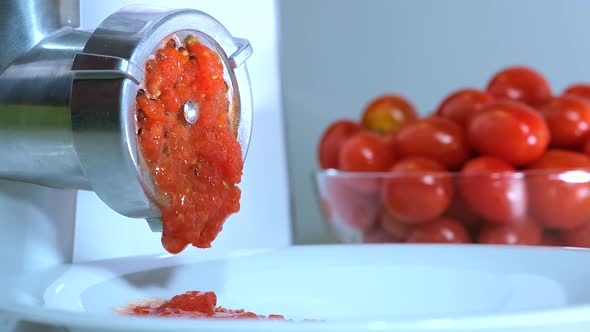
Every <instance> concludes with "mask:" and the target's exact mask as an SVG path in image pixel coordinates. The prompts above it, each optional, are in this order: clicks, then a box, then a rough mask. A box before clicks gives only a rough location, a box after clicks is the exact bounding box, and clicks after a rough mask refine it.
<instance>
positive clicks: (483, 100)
mask: <svg viewBox="0 0 590 332" xmlns="http://www.w3.org/2000/svg"><path fill="white" fill-rule="evenodd" d="M493 99H494V97H492V95H490V94H489V93H487V92H484V91H481V90H478V89H461V90H458V91H455V92H453V93H451V94H450V95H448V96H447V97H446V98H445V99H443V101H442V102H441V104H440V105H439V106H438V109H437V110H436V115H438V116H440V117H444V118H447V119H449V120H453V121H455V122H457V123H458V124H460V125H461V126H465V125H467V120H468V119H469V118H471V116H473V115H474V114H475V113H477V112H478V111H479V110H480V109H481V107H482V106H483V105H485V104H487V103H489V102H491V101H492V100H493Z"/></svg>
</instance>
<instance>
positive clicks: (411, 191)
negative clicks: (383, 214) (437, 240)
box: [382, 157, 453, 224]
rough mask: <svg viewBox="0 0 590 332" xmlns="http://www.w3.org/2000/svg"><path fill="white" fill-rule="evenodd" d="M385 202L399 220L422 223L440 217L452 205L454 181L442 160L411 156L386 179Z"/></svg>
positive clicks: (401, 162)
mask: <svg viewBox="0 0 590 332" xmlns="http://www.w3.org/2000/svg"><path fill="white" fill-rule="evenodd" d="M382 196H383V201H384V204H385V207H386V208H387V210H388V212H389V213H390V214H391V215H392V216H393V217H394V218H396V219H397V220H400V221H402V222H406V223H412V224H419V223H424V222H428V221H431V220H434V219H436V218H438V217H440V216H441V215H442V214H443V212H445V210H446V209H447V208H448V207H449V205H450V204H451V200H452V198H453V183H452V179H451V176H450V174H449V173H447V172H446V171H445V168H444V166H443V165H442V164H440V163H439V162H436V161H434V160H431V159H426V158H421V157H408V158H405V159H402V160H401V161H399V162H397V163H396V164H395V165H394V166H393V168H392V169H391V176H390V177H388V178H386V179H384V180H383V191H382Z"/></svg>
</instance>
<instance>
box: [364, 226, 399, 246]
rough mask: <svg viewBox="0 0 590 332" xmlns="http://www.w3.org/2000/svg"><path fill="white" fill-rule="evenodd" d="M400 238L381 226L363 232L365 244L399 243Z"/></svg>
mask: <svg viewBox="0 0 590 332" xmlns="http://www.w3.org/2000/svg"><path fill="white" fill-rule="evenodd" d="M398 242H401V241H400V239H399V238H397V237H395V236H393V235H391V234H389V233H388V232H387V231H386V230H385V229H384V228H383V226H381V224H377V225H375V227H372V228H370V229H367V230H365V231H364V232H363V243H398Z"/></svg>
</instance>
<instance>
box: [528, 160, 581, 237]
mask: <svg viewBox="0 0 590 332" xmlns="http://www.w3.org/2000/svg"><path fill="white" fill-rule="evenodd" d="M589 169H590V157H588V156H586V155H584V154H582V153H579V152H573V151H565V150H549V151H547V153H545V155H544V156H543V157H542V158H541V159H539V160H538V161H537V162H535V163H534V164H532V165H530V167H529V171H527V175H526V176H527V182H528V192H529V209H530V214H531V215H532V216H533V217H534V218H535V219H536V220H538V221H539V222H541V223H542V224H543V225H545V226H547V227H551V228H557V229H572V228H576V227H578V226H580V225H582V224H585V223H587V222H588V221H590V182H589V180H588V178H589V177H590V173H589V172H587V171H583V170H589ZM573 170H579V171H578V172H568V171H573Z"/></svg>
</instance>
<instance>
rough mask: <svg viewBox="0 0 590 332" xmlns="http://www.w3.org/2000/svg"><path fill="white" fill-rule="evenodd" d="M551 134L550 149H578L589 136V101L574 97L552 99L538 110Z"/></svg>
mask: <svg viewBox="0 0 590 332" xmlns="http://www.w3.org/2000/svg"><path fill="white" fill-rule="evenodd" d="M539 112H540V113H541V114H542V115H543V116H544V117H545V121H546V122H547V126H548V127H549V132H550V134H551V143H550V146H551V147H556V148H579V147H580V146H581V145H582V144H584V142H585V141H586V139H587V138H588V137H589V136H590V101H587V100H585V99H583V98H580V97H576V96H563V97H555V98H552V99H551V100H550V101H549V102H548V103H547V104H545V105H543V106H542V107H540V108H539Z"/></svg>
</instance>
